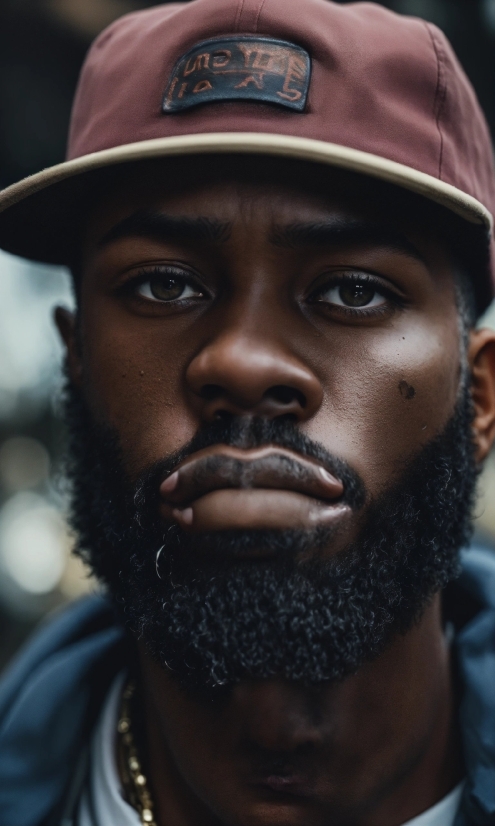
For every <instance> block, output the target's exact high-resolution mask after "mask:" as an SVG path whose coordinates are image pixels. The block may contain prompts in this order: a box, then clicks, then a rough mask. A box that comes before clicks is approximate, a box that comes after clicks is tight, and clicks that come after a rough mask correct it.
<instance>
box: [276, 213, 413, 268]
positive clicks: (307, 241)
mask: <svg viewBox="0 0 495 826" xmlns="http://www.w3.org/2000/svg"><path fill="white" fill-rule="evenodd" d="M270 240H271V242H272V243H273V244H276V245H277V246H283V247H347V246H351V247H364V246H372V247H385V248H386V249H389V250H394V251H395V252H399V253H400V254H401V255H406V256H408V257H409V258H413V259H415V260H416V261H420V262H421V263H422V264H425V263H426V262H425V259H424V256H423V255H422V254H421V253H420V251H419V250H418V249H417V247H416V246H415V245H414V244H412V243H411V241H409V239H408V238H406V236H405V235H403V233H401V232H399V231H398V230H396V229H394V228H393V227H388V226H383V225H382V224H375V223H373V222H368V221H358V220H346V219H342V218H336V219H332V220H330V221H322V222H315V223H297V224H289V225H288V226H284V227H282V226H275V227H274V228H273V230H272V232H271V234H270Z"/></svg>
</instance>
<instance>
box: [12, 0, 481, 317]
mask: <svg viewBox="0 0 495 826" xmlns="http://www.w3.org/2000/svg"><path fill="white" fill-rule="evenodd" d="M219 153H220V154H221V153H228V154H250V155H263V156H278V157H285V158H294V159H299V160H305V161H309V162H313V163H317V164H324V165H326V166H330V167H339V168H342V169H347V170H351V171H353V172H354V173H356V172H357V173H361V174H363V175H366V176H368V177H372V178H375V179H380V180H382V181H387V182H389V183H392V184H394V185H396V186H398V187H401V188H403V189H406V190H409V191H411V192H414V193H416V194H417V195H418V194H419V195H420V196H424V197H425V198H427V199H429V200H430V201H434V202H436V203H437V204H440V205H441V206H442V207H444V208H445V209H446V210H449V211H450V212H451V213H455V214H456V215H457V216H460V218H461V219H462V220H463V221H464V222H465V224H463V225H465V226H466V227H467V226H471V227H473V226H477V227H478V229H479V233H478V235H477V236H476V237H479V238H480V241H479V243H480V244H481V243H483V244H484V245H485V248H486V250H487V251H488V250H489V253H488V254H487V258H486V260H487V262H488V259H490V262H489V263H487V266H486V269H485V272H483V273H482V274H480V276H479V277H480V278H481V279H482V280H483V281H484V285H485V287H484V290H485V299H484V303H485V304H486V303H487V301H488V300H489V298H490V296H491V295H492V286H491V285H492V283H493V273H494V270H495V267H494V263H495V255H494V246H493V240H492V224H493V219H492V215H493V214H494V211H495V176H494V168H493V160H492V146H491V140H490V135H489V131H488V127H487V124H486V122H485V119H484V116H483V113H482V111H481V108H480V106H479V103H478V101H477V99H476V96H475V93H474V91H473V89H472V87H471V85H470V83H469V81H468V80H467V78H466V75H465V74H464V72H463V70H462V68H461V67H460V65H459V62H458V61H457V59H456V57H455V55H454V53H453V51H452V48H451V46H450V44H449V43H448V41H447V40H446V38H445V36H444V35H443V34H442V32H441V31H440V30H439V29H437V28H436V27H435V26H433V25H431V24H429V23H426V22H425V21H423V20H420V19H416V18H411V17H404V16H401V15H397V14H395V13H393V12H391V11H389V10H387V9H385V8H383V7H381V6H379V5H376V4H374V3H347V4H345V5H340V4H338V3H334V2H331V0H193V2H188V3H171V4H168V5H164V6H158V7H154V8H151V9H148V10H145V11H141V12H137V13H134V14H130V15H127V16H125V17H122V18H120V19H119V20H117V21H116V22H115V23H113V24H112V25H111V26H110V27H109V28H107V29H106V30H105V31H104V32H103V33H102V34H101V35H100V36H99V37H98V38H97V39H96V41H95V42H94V43H93V46H92V47H91V49H90V51H89V54H88V56H87V59H86V62H85V64H84V67H83V69H82V73H81V77H80V81H79V86H78V90H77V93H76V97H75V101H74V107H73V112H72V121H71V127H70V136H69V145H68V151H67V161H66V162H65V163H62V164H59V165H57V166H54V167H51V168H49V169H45V170H43V171H42V172H39V173H37V174H36V175H33V176H31V177H29V178H26V179H25V180H23V181H20V182H19V183H16V184H14V185H13V186H10V187H8V188H7V189H5V190H4V191H3V192H1V193H0V246H2V247H3V248H4V249H6V250H8V251H10V252H13V253H16V254H19V255H23V256H26V257H29V258H34V259H37V260H41V261H46V262H51V263H69V261H70V256H71V249H70V245H71V243H73V241H72V242H71V239H74V237H75V228H77V224H78V223H79V222H80V218H81V209H82V204H84V202H85V197H86V196H87V194H88V192H89V191H91V189H94V187H95V186H96V185H97V182H98V178H99V177H100V178H101V175H102V174H103V172H104V171H105V170H107V169H108V167H114V168H115V167H116V166H117V165H119V164H120V165H122V164H127V163H130V162H132V163H134V162H136V161H139V162H142V161H144V160H146V159H156V158H165V157H169V158H170V157H172V156H185V155H198V154H219ZM121 169H122V174H125V170H124V168H123V167H122V166H121ZM481 239H483V240H481ZM488 285H490V287H489V289H488Z"/></svg>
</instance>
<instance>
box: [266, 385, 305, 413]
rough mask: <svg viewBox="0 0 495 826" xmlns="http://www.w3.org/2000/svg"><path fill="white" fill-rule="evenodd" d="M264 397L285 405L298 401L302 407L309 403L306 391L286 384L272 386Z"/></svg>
mask: <svg viewBox="0 0 495 826" xmlns="http://www.w3.org/2000/svg"><path fill="white" fill-rule="evenodd" d="M263 398H264V399H269V400H270V401H275V402H277V403H278V404H283V405H284V406H286V405H289V404H292V403H293V402H297V403H298V404H299V406H300V407H302V408H304V407H306V403H307V401H306V396H305V395H304V393H301V391H300V390H297V389H296V388H295V387H289V386H288V385H286V384H277V385H275V386H274V387H270V389H269V390H267V391H266V392H265V393H264V394H263Z"/></svg>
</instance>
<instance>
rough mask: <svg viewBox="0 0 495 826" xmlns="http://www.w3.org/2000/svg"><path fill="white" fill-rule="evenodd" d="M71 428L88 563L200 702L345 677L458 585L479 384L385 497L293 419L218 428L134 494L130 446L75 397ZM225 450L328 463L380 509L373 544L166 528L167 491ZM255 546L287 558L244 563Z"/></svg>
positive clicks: (372, 517)
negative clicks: (214, 448) (179, 474)
mask: <svg viewBox="0 0 495 826" xmlns="http://www.w3.org/2000/svg"><path fill="white" fill-rule="evenodd" d="M66 417H67V423H68V427H69V443H70V451H69V462H68V472H69V478H70V481H71V483H72V492H73V499H72V525H73V527H74V529H75V531H76V533H77V535H78V548H77V553H79V554H80V555H81V556H82V557H83V559H84V560H85V561H86V562H88V563H89V565H90V567H91V568H92V570H93V571H94V573H95V574H96V576H97V577H98V578H99V579H100V580H101V581H103V582H104V583H105V584H106V586H107V588H108V591H109V594H110V595H111V597H112V598H113V600H114V602H115V604H116V606H117V609H118V611H119V613H120V615H121V617H122V619H123V621H124V622H125V623H126V624H127V625H128V627H129V628H130V629H131V631H132V632H133V634H134V635H135V636H136V637H137V638H139V639H141V640H142V641H144V643H145V644H146V646H147V648H148V650H149V652H150V653H151V654H152V656H153V657H155V659H156V660H157V661H158V662H160V663H161V664H162V665H163V666H164V667H167V668H168V669H170V674H171V676H173V677H174V678H176V679H177V680H178V681H179V683H180V684H181V686H182V687H183V688H184V689H186V690H189V691H193V692H195V693H199V694H200V695H201V694H202V695H203V696H208V697H212V696H215V695H217V696H221V694H223V691H220V689H221V688H223V689H224V690H225V689H229V688H231V687H232V686H234V685H235V684H236V683H238V682H239V681H240V680H245V679H249V680H264V679H268V678H275V677H278V678H283V679H286V680H292V681H297V682H300V683H303V684H305V685H318V684H321V683H323V682H327V681H335V680H341V679H342V678H344V677H345V676H347V675H349V674H352V673H354V672H356V671H357V670H358V669H359V668H360V667H361V666H362V665H363V664H364V663H365V662H368V661H371V660H373V659H374V658H376V657H377V656H379V655H380V654H381V653H382V652H383V650H384V649H385V647H386V646H387V644H388V642H389V641H390V639H391V637H392V636H393V635H394V634H397V633H405V632H407V630H408V629H410V628H411V627H412V625H413V624H414V623H415V622H416V621H417V620H418V619H419V617H420V616H421V615H422V613H423V611H424V609H425V607H426V606H427V605H428V603H429V602H430V601H431V598H432V596H433V595H434V594H435V593H436V592H438V591H439V590H440V589H442V588H443V587H444V586H445V585H446V584H447V582H449V581H450V580H451V579H453V578H455V577H456V576H457V574H458V570H459V550H460V549H461V548H462V547H463V546H465V545H467V544H468V542H469V539H470V536H471V513H472V509H473V503H474V496H475V487H476V479H477V465H476V462H475V458H474V443H473V439H472V432H471V424H472V402H471V396H470V392H469V388H466V389H465V391H464V392H463V394H462V397H461V398H460V400H459V402H458V404H457V406H456V409H455V412H454V415H453V416H452V418H451V419H450V421H449V422H448V424H447V426H446V427H445V429H444V430H443V432H442V433H441V434H440V435H438V436H437V437H436V438H435V439H433V440H432V441H431V442H430V443H428V444H427V445H426V447H424V448H423V449H422V451H421V453H420V454H419V455H418V456H417V457H416V458H415V459H414V460H413V461H411V463H410V464H409V466H408V469H407V472H405V473H404V474H403V476H402V477H401V478H400V479H399V481H398V482H395V483H394V484H393V486H391V487H390V489H389V490H388V491H387V492H386V493H384V494H382V495H381V496H380V497H379V498H377V499H376V500H375V501H372V500H371V499H370V497H369V496H368V495H367V494H366V490H365V488H364V485H363V483H362V481H361V480H360V479H359V477H358V476H357V475H356V473H355V472H354V471H352V470H351V469H350V468H349V467H348V466H347V465H346V464H345V463H343V462H342V461H339V460H337V459H335V458H334V457H332V456H331V455H330V454H328V452H327V451H326V450H325V449H324V448H323V447H322V446H320V445H318V444H317V443H315V442H312V441H311V440H309V439H308V438H307V437H305V436H304V435H303V434H301V432H300V431H299V430H298V429H297V427H296V426H295V425H294V424H292V423H291V422H288V421H279V420H275V421H272V422H269V421H266V420H256V419H255V420H251V421H250V422H246V421H239V420H235V419H233V420H231V421H228V422H224V421H222V422H219V423H215V424H214V425H211V426H208V427H205V428H204V429H203V430H202V431H200V432H199V433H198V435H197V436H196V437H195V438H194V439H193V440H192V441H191V443H190V444H189V445H187V446H186V447H185V448H184V449H183V450H181V451H180V452H178V453H176V454H174V455H173V456H170V457H168V458H167V459H166V460H165V461H163V462H159V463H157V464H156V465H154V466H153V467H152V468H150V469H149V470H147V471H146V473H144V474H143V475H142V476H141V477H140V478H139V479H138V480H137V481H135V482H134V483H132V482H131V481H130V480H129V479H128V478H127V476H126V473H125V471H124V467H123V462H122V459H121V452H120V449H119V444H118V440H117V437H116V434H115V433H114V432H112V431H111V430H110V429H109V428H108V427H105V426H102V425H100V424H98V423H96V421H95V420H94V418H93V417H92V416H91V414H90V412H89V410H88V408H87V406H86V405H85V403H84V401H83V400H82V398H81V397H80V396H79V394H78V393H77V392H76V390H75V389H74V388H73V387H71V386H68V388H67V396H66ZM218 443H224V444H229V445H234V446H240V447H254V446H258V445H263V444H267V443H271V444H276V445H280V446H284V447H289V448H292V449H294V450H296V451H298V452H299V453H301V454H303V455H309V456H313V457H315V458H317V459H319V460H320V461H321V462H322V463H323V464H324V465H325V466H326V467H327V468H329V469H330V470H333V471H334V472H336V473H337V475H338V476H339V478H341V479H342V480H343V482H344V485H345V489H346V494H345V495H346V498H347V501H348V503H349V504H350V505H351V506H352V507H353V508H354V509H355V510H358V509H360V508H362V507H363V506H364V504H365V502H367V506H366V515H365V524H364V527H363V528H362V530H361V532H360V536H359V538H358V540H357V541H356V542H355V543H353V544H352V545H351V546H348V547H347V548H346V549H345V550H344V551H342V552H340V553H339V554H337V555H335V556H333V557H330V558H328V557H325V556H324V555H323V554H322V553H321V551H322V550H323V549H324V548H325V546H327V545H328V544H329V543H330V542H331V540H332V534H331V532H330V531H327V530H320V531H294V530H290V531H236V532H216V533H212V534H202V535H188V534H185V533H184V532H183V531H182V530H181V529H180V528H179V527H178V526H177V525H175V524H174V525H165V524H164V523H163V521H162V520H161V519H160V518H159V516H158V501H159V499H158V488H159V484H160V482H161V481H162V480H163V478H164V476H165V475H166V474H167V473H168V472H170V470H172V468H173V467H174V466H175V465H176V463H177V461H180V460H181V459H182V458H184V457H185V456H187V455H189V454H190V453H192V452H194V451H195V450H199V449H201V448H203V447H207V446H209V445H211V444H218ZM162 546H164V547H163V550H162V552H161V553H160V556H159V565H158V568H157V565H156V557H157V552H158V550H159V549H160V548H161V547H162ZM245 548H266V549H269V550H270V551H272V552H273V556H272V557H271V558H270V559H268V560H267V559H263V560H258V561H253V560H249V561H242V560H240V559H238V558H237V555H238V551H239V550H243V549H245ZM206 549H208V550H209V551H210V553H208V554H205V553H204V551H205V550H206ZM308 550H311V551H313V553H312V554H311V558H310V560H308V561H302V559H301V557H304V555H305V552H307V551H308ZM202 552H203V553H202ZM157 571H158V573H159V576H158V573H157Z"/></svg>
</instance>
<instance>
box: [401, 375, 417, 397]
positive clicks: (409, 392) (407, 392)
mask: <svg viewBox="0 0 495 826" xmlns="http://www.w3.org/2000/svg"><path fill="white" fill-rule="evenodd" d="M399 393H400V394H401V396H402V398H403V399H407V400H408V401H410V400H411V399H414V397H415V395H416V391H415V389H414V387H413V386H412V385H411V384H408V383H407V381H404V380H402V381H400V382H399Z"/></svg>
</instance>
